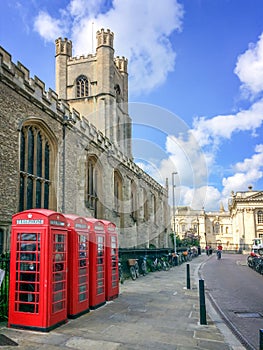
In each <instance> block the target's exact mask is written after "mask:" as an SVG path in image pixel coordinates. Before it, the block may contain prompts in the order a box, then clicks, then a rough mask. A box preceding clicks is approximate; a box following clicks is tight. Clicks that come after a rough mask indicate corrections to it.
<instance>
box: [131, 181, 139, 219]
mask: <svg viewBox="0 0 263 350" xmlns="http://www.w3.org/2000/svg"><path fill="white" fill-rule="evenodd" d="M137 210H138V202H137V186H136V184H135V182H134V181H132V183H131V217H132V219H133V220H134V221H137V213H138V212H137Z"/></svg>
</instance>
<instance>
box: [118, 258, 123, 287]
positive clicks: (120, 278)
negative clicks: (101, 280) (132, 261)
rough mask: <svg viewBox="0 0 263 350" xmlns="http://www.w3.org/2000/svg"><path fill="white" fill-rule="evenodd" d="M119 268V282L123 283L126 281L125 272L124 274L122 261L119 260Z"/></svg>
mask: <svg viewBox="0 0 263 350" xmlns="http://www.w3.org/2000/svg"><path fill="white" fill-rule="evenodd" d="M118 268H119V282H120V283H121V284H123V283H124V274H123V269H122V264H121V261H119V262H118Z"/></svg>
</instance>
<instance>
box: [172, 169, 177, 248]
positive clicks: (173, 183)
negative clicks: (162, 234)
mask: <svg viewBox="0 0 263 350" xmlns="http://www.w3.org/2000/svg"><path fill="white" fill-rule="evenodd" d="M177 174H178V173H177V172H173V173H172V187H173V231H174V253H175V254H176V232H175V231H176V229H175V193H174V191H175V187H176V186H175V180H174V177H175V175H177Z"/></svg>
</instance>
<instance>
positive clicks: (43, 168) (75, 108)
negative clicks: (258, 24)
mask: <svg viewBox="0 0 263 350" xmlns="http://www.w3.org/2000/svg"><path fill="white" fill-rule="evenodd" d="M113 41H114V35H113V33H112V32H111V31H109V30H107V31H104V30H103V29H102V30H100V31H98V32H97V49H96V53H95V54H92V55H87V56H82V57H72V43H71V41H70V40H68V39H63V40H62V39H61V38H59V39H57V40H56V49H55V54H56V92H55V91H53V90H51V89H49V90H46V87H45V84H44V82H43V81H42V80H40V79H39V78H38V77H36V76H35V77H34V78H31V77H30V72H29V70H28V69H27V68H26V67H25V66H23V64H21V63H20V62H18V63H17V64H15V63H13V62H12V57H11V55H10V54H9V53H8V52H6V51H5V50H4V48H1V47H0V116H1V119H0V126H1V127H0V144H1V151H0V152H1V155H0V159H1V181H0V189H1V197H0V250H1V252H2V251H5V250H8V247H9V236H10V225H11V219H12V215H13V214H15V213H17V212H19V211H23V210H26V209H31V208H48V209H52V210H55V211H58V212H62V213H68V214H77V215H80V216H84V217H96V218H101V219H105V220H109V221H112V222H114V223H115V224H116V225H117V227H118V231H119V245H120V247H149V246H150V245H154V246H156V247H168V246H169V245H171V242H170V241H169V233H170V215H169V214H170V211H169V206H168V188H167V186H166V187H163V186H161V185H160V184H159V183H158V182H156V181H155V180H154V179H153V178H151V177H150V176H149V175H148V174H147V173H145V172H144V171H143V170H142V169H141V168H139V167H138V166H137V165H136V164H135V163H134V161H133V155H132V120H131V118H130V116H129V112H128V62H127V60H126V59H125V58H124V57H121V58H120V57H114V47H113Z"/></svg>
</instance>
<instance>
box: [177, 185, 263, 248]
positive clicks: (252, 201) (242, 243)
mask: <svg viewBox="0 0 263 350" xmlns="http://www.w3.org/2000/svg"><path fill="white" fill-rule="evenodd" d="M173 222H174V223H175V229H176V233H177V235H179V237H180V238H184V237H186V236H191V235H194V236H199V237H200V244H201V247H202V248H205V246H207V245H209V246H211V247H212V248H216V247H217V245H218V244H219V243H220V244H222V246H223V248H224V249H225V250H239V249H241V250H246V251H248V250H250V249H251V246H252V240H253V239H255V238H263V191H254V190H253V189H252V187H251V186H250V187H249V188H248V190H247V191H242V192H241V191H238V192H236V193H234V192H232V194H231V197H230V198H229V202H228V210H227V211H226V210H225V209H224V207H223V205H222V204H220V208H219V210H218V211H211V212H207V211H205V210H204V209H203V210H194V209H192V208H190V207H187V206H186V207H177V208H176V210H175V221H173V218H172V224H173Z"/></svg>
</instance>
